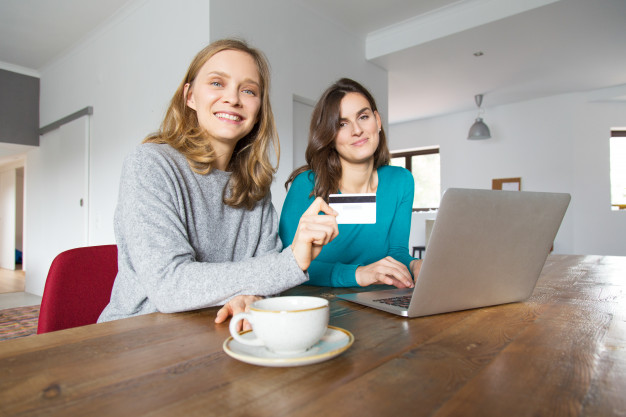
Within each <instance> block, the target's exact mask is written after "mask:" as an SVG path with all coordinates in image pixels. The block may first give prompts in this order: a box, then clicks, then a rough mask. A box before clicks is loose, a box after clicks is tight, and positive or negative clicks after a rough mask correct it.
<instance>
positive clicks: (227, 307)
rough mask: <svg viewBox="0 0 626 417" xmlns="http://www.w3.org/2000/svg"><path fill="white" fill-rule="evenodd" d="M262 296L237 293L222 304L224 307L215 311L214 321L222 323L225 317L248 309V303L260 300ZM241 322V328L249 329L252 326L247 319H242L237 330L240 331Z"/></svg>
mask: <svg viewBox="0 0 626 417" xmlns="http://www.w3.org/2000/svg"><path fill="white" fill-rule="evenodd" d="M261 298H262V297H259V296H256V295H238V296H236V297H233V298H231V299H230V301H229V302H227V303H226V304H224V307H222V308H220V309H219V310H218V312H217V316H216V317H215V322H216V323H223V322H224V321H226V319H227V318H229V317H231V316H234V315H235V314H238V313H243V312H245V311H248V308H249V306H250V304H252V303H253V302H255V301H257V300H260V299H261ZM242 323H243V330H251V329H252V327H251V326H250V323H248V320H242V321H240V322H239V324H238V328H237V331H241V329H242Z"/></svg>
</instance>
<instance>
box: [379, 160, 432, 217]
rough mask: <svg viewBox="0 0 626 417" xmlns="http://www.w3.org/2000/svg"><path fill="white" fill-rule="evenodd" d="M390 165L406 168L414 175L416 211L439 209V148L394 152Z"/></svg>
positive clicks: (414, 208)
mask: <svg viewBox="0 0 626 417" xmlns="http://www.w3.org/2000/svg"><path fill="white" fill-rule="evenodd" d="M390 165H394V166H399V167H403V168H406V169H408V170H409V171H411V173H412V174H413V179H414V181H415V198H414V200H413V210H414V211H425V210H431V209H437V208H439V200H440V198H441V180H440V176H441V170H440V162H439V148H430V149H416V150H409V151H397V152H392V153H391V162H390Z"/></svg>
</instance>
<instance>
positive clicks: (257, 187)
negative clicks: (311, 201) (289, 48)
mask: <svg viewBox="0 0 626 417" xmlns="http://www.w3.org/2000/svg"><path fill="white" fill-rule="evenodd" d="M225 50H235V51H241V52H245V53H247V54H249V55H250V56H251V57H252V58H253V59H254V61H255V63H256V66H257V69H258V71H259V77H260V90H261V107H260V109H259V114H258V121H257V123H256V124H255V125H254V126H253V128H252V130H251V131H250V133H248V134H247V135H246V136H245V137H243V138H241V139H240V140H239V141H238V142H237V145H236V146H235V150H234V151H233V155H232V157H231V159H230V162H229V165H228V169H229V170H230V171H232V175H231V177H230V181H229V191H230V192H229V193H228V192H226V190H225V193H224V196H223V201H224V203H225V204H227V205H229V206H231V207H245V208H247V209H252V208H253V207H254V206H255V204H256V203H257V202H258V201H259V200H261V199H263V198H264V197H265V196H266V195H267V194H268V193H269V190H270V186H271V184H272V180H273V177H274V173H275V172H276V169H277V168H278V162H277V165H276V166H273V165H272V163H271V161H270V146H272V147H273V148H274V150H275V153H276V160H277V161H278V159H279V157H280V144H279V142H278V133H277V132H276V125H275V123H274V114H273V113H272V108H271V104H270V99H269V87H270V71H269V65H268V63H267V60H266V58H265V56H264V55H263V53H262V52H261V51H259V50H257V49H254V48H252V47H250V46H249V45H248V44H247V43H246V42H244V41H241V40H238V39H222V40H219V41H216V42H213V43H211V44H210V45H208V46H206V47H205V48H204V49H202V50H201V51H200V52H198V54H197V55H196V56H195V58H194V59H193V61H192V62H191V64H190V65H189V69H188V70H187V74H186V75H185V78H184V79H183V80H182V82H181V83H180V85H179V86H178V89H177V90H176V92H175V93H174V97H172V100H171V102H170V105H169V108H168V109H167V112H166V114H165V118H164V119H163V122H162V123H161V127H160V130H159V131H158V132H156V133H153V134H151V135H149V136H148V137H146V138H145V139H144V143H146V142H152V143H167V144H169V145H170V146H172V147H173V148H174V149H176V150H177V151H179V152H180V153H182V154H183V155H185V157H186V158H187V161H188V163H189V166H190V167H191V169H192V170H193V171H194V172H196V173H198V174H201V175H206V174H208V173H210V172H211V170H212V169H213V168H214V163H215V160H216V159H217V155H216V153H215V150H214V149H213V147H212V146H211V145H210V143H209V142H208V141H207V140H206V131H205V130H204V129H202V127H200V125H199V123H198V117H197V114H196V112H195V111H194V110H193V109H191V108H189V107H187V103H186V99H185V97H184V95H185V93H184V91H185V85H186V84H187V83H189V84H190V86H192V85H193V82H194V80H195V78H196V76H197V75H198V72H199V71H200V69H201V68H202V66H203V65H204V64H205V63H206V62H207V61H208V60H209V59H211V57H213V56H214V55H215V54H217V53H218V52H221V51H225ZM190 88H191V87H190Z"/></svg>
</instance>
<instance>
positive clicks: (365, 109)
mask: <svg viewBox="0 0 626 417" xmlns="http://www.w3.org/2000/svg"><path fill="white" fill-rule="evenodd" d="M368 110H369V111H371V112H372V113H374V111H373V110H372V109H371V108H370V107H369V106H368V107H363V108H362V109H361V110H359V111H358V112H356V115H357V116H360V115H362V114H363V113H365V112H366V111H368ZM339 120H340V121H343V120H348V118H346V117H340V118H339Z"/></svg>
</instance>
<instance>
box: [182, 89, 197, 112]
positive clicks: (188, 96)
mask: <svg viewBox="0 0 626 417" xmlns="http://www.w3.org/2000/svg"><path fill="white" fill-rule="evenodd" d="M183 97H184V99H185V104H186V105H187V107H189V108H191V109H194V110H196V99H195V96H194V95H193V89H192V88H191V84H189V83H187V84H185V88H184V89H183Z"/></svg>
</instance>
